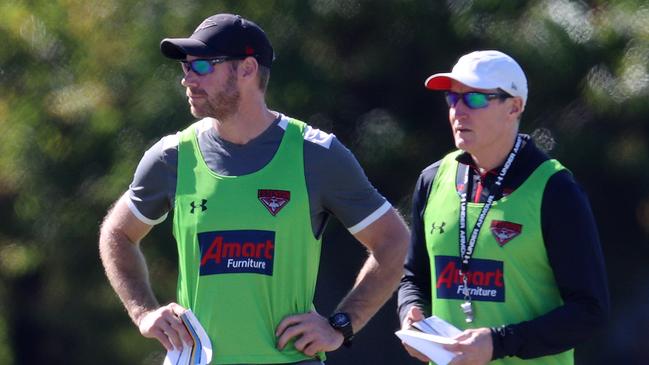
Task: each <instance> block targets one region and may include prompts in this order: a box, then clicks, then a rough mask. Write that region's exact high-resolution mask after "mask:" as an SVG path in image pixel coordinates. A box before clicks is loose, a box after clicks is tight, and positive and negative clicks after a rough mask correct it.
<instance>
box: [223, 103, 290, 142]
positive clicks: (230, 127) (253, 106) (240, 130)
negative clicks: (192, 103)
mask: <svg viewBox="0 0 649 365" xmlns="http://www.w3.org/2000/svg"><path fill="white" fill-rule="evenodd" d="M277 115H278V113H276V112H272V111H270V110H268V108H267V107H266V104H265V103H264V101H263V99H262V100H261V101H257V102H253V103H251V102H248V103H244V102H243V100H242V104H241V105H240V107H239V109H238V110H237V111H236V112H235V113H234V114H233V115H231V116H228V117H227V118H221V119H216V118H213V120H214V122H213V126H214V129H216V131H217V132H218V134H219V137H220V138H222V139H224V140H226V141H228V142H231V143H235V144H239V145H244V144H246V143H248V142H250V141H251V140H253V139H255V138H256V137H258V136H259V135H260V134H262V133H263V132H264V131H265V130H266V129H267V128H268V127H269V126H270V125H271V124H272V123H273V121H274V120H275V118H277Z"/></svg>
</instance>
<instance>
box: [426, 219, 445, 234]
mask: <svg viewBox="0 0 649 365" xmlns="http://www.w3.org/2000/svg"><path fill="white" fill-rule="evenodd" d="M445 225H446V222H442V224H440V225H439V226H437V225H436V224H435V222H433V224H432V226H431V229H430V233H431V234H432V233H435V230H436V229H439V233H440V234H442V233H444V226H445Z"/></svg>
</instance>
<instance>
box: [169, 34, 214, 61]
mask: <svg viewBox="0 0 649 365" xmlns="http://www.w3.org/2000/svg"><path fill="white" fill-rule="evenodd" d="M160 51H161V52H162V54H163V55H165V57H169V58H171V59H174V60H184V59H185V58H187V55H191V56H196V57H216V56H219V55H215V54H212V53H213V51H212V50H211V49H210V48H209V47H207V45H206V44H205V43H203V42H201V41H199V40H196V39H192V38H165V39H163V40H162V42H160Z"/></svg>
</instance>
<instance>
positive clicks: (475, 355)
mask: <svg viewBox="0 0 649 365" xmlns="http://www.w3.org/2000/svg"><path fill="white" fill-rule="evenodd" d="M425 86H426V87H427V88H428V89H431V90H439V91H444V92H445V97H446V102H447V104H448V117H449V122H450V126H451V131H452V134H453V139H454V141H455V146H456V147H457V149H458V150H457V151H454V152H452V153H450V154H448V155H447V156H445V157H444V158H443V159H442V160H440V161H438V162H436V163H434V164H432V165H431V166H428V167H427V168H426V169H424V170H423V171H422V173H421V175H420V177H419V180H418V181H417V186H416V188H415V192H414V194H413V211H412V222H413V223H412V238H411V243H410V249H409V251H408V255H407V258H406V261H405V268H404V271H405V274H404V277H403V279H402V281H401V284H400V286H399V315H400V317H401V322H402V327H403V328H404V329H405V328H409V327H410V325H411V324H412V323H413V322H417V321H420V320H422V319H423V318H424V317H425V316H428V315H435V316H437V317H440V318H442V319H444V320H446V321H448V322H451V323H452V324H453V325H455V326H456V327H458V328H459V329H460V330H463V332H462V333H461V334H459V335H458V336H457V337H455V338H454V340H455V341H454V343H453V344H450V345H445V346H444V347H445V348H446V349H447V350H449V351H451V352H454V353H456V354H457V356H456V357H455V358H454V359H453V360H452V361H451V362H450V365H464V364H472V365H474V364H486V363H488V362H491V361H493V363H494V364H543V365H546V364H573V362H574V357H573V348H574V347H575V345H576V344H578V343H580V342H582V341H584V340H585V339H587V338H589V337H590V336H592V335H593V333H595V332H596V331H597V330H600V329H602V327H603V325H604V324H605V323H606V320H607V318H608V311H609V303H608V289H607V283H606V271H605V268H604V260H603V256H602V251H601V248H600V243H599V237H598V234H597V230H596V226H595V222H594V219H593V215H592V213H591V210H590V205H589V203H588V199H587V197H586V195H585V194H584V192H583V191H582V190H581V188H580V187H579V185H578V184H577V182H576V181H575V179H574V177H573V175H572V174H571V173H570V172H569V171H568V170H567V169H566V168H565V167H563V166H562V165H561V164H560V163H559V162H558V161H556V160H554V159H551V158H549V157H548V156H547V154H545V153H544V152H543V151H541V150H540V149H539V148H538V147H536V145H535V144H534V142H533V140H532V139H531V138H529V136H527V135H523V134H520V133H519V123H520V119H521V114H522V113H523V110H524V109H525V105H526V102H527V79H526V77H525V74H524V72H523V70H522V69H521V67H520V66H519V65H518V63H517V62H516V61H515V60H514V59H513V58H511V57H510V56H508V55H506V54H504V53H502V52H499V51H493V50H489V51H476V52H471V53H469V54H466V55H464V56H462V57H461V58H460V59H459V60H458V62H457V63H456V65H455V66H454V67H453V70H452V71H451V72H448V73H439V74H435V75H432V76H431V77H429V78H428V79H427V80H426V83H425ZM406 350H407V351H408V352H409V353H410V354H411V355H412V356H414V357H416V358H418V359H420V360H422V361H424V362H428V358H426V356H424V355H423V354H421V353H419V352H418V351H416V350H415V349H413V348H412V347H409V346H407V345H406Z"/></svg>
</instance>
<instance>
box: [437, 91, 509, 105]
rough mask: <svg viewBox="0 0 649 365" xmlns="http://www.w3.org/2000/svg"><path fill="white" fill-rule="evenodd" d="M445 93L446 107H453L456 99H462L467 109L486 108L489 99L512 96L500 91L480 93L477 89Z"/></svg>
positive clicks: (502, 98)
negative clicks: (466, 91)
mask: <svg viewBox="0 0 649 365" xmlns="http://www.w3.org/2000/svg"><path fill="white" fill-rule="evenodd" d="M444 94H445V97H446V104H448V107H449V108H451V107H455V105H456V104H457V102H458V101H460V99H462V101H463V102H464V105H466V106H468V107H469V109H482V108H486V107H487V106H489V101H490V100H492V99H501V100H504V99H507V98H511V97H512V96H511V95H509V94H507V93H504V92H500V93H481V92H477V91H470V92H468V93H456V92H453V91H447V92H446V93H444Z"/></svg>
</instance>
